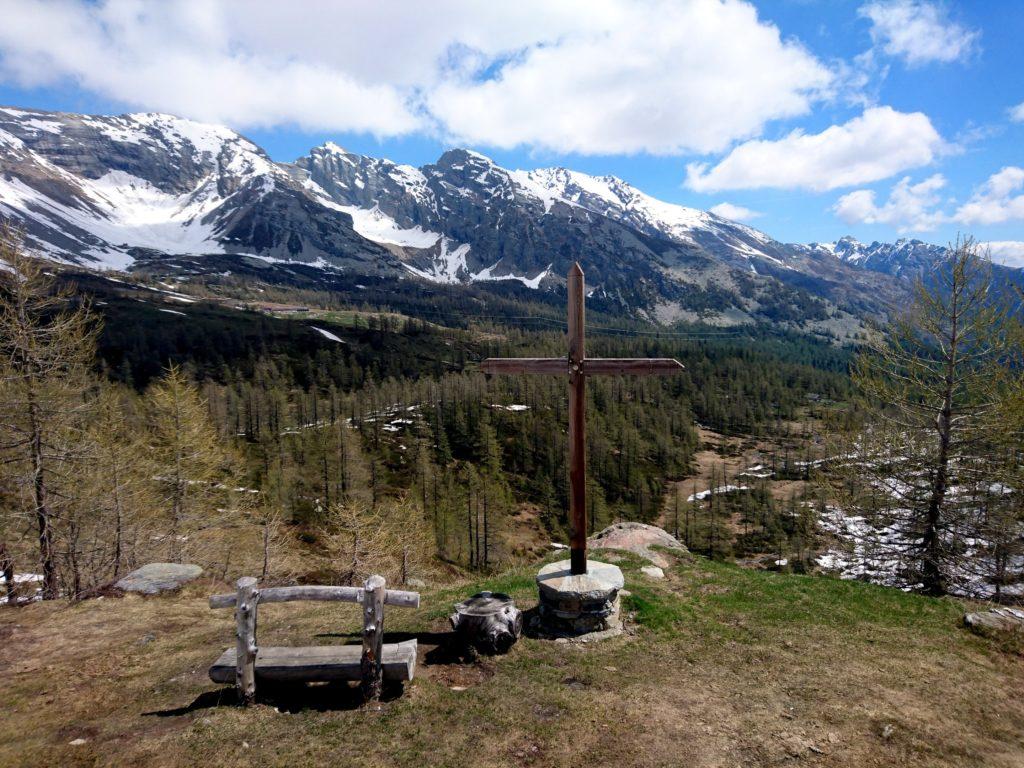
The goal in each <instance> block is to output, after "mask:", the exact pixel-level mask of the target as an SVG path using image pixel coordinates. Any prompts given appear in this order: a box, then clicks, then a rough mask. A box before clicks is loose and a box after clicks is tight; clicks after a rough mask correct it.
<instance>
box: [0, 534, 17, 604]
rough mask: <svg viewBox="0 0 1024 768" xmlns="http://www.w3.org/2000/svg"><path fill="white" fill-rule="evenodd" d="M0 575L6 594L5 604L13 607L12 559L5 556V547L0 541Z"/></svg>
mask: <svg viewBox="0 0 1024 768" xmlns="http://www.w3.org/2000/svg"><path fill="white" fill-rule="evenodd" d="M0 574H3V577H4V590H5V592H6V593H7V604H8V605H14V602H15V594H14V592H15V590H14V559H13V558H12V557H11V556H10V555H8V554H7V545H6V544H4V542H2V541H0Z"/></svg>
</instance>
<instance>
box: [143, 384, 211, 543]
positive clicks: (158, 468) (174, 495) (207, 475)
mask: <svg viewBox="0 0 1024 768" xmlns="http://www.w3.org/2000/svg"><path fill="white" fill-rule="evenodd" d="M146 399H147V402H148V405H149V410H150V443H151V447H150V458H151V460H152V462H153V465H154V473H153V479H154V482H155V485H156V489H157V494H158V499H159V504H160V507H161V508H162V510H163V514H164V515H165V516H166V518H165V519H166V521H167V525H166V529H165V531H166V540H167V542H168V546H167V556H168V557H169V558H170V559H171V560H172V561H173V562H179V561H180V560H181V558H182V555H183V551H184V547H183V546H182V545H183V543H184V542H186V541H188V538H189V536H191V535H192V534H193V533H195V532H198V531H202V530H205V529H209V528H212V527H215V526H217V525H218V524H219V523H220V522H221V518H222V517H223V516H224V510H226V509H227V505H228V504H229V502H230V500H229V499H228V498H227V497H228V496H229V495H230V494H229V493H228V492H229V491H230V490H231V489H229V488H227V487H226V486H225V483H224V482H223V481H224V480H226V479H228V477H227V475H229V473H228V471H227V469H228V467H227V466H226V464H227V456H226V452H225V450H224V448H223V446H222V445H221V443H220V440H219V438H218V435H217V430H216V428H215V427H214V425H213V423H212V422H211V420H210V415H209V412H208V410H207V406H206V402H205V401H204V400H203V398H202V397H201V396H200V394H199V390H198V389H197V388H196V386H195V385H194V384H193V383H192V382H191V381H190V380H189V379H188V377H187V376H186V375H185V373H184V371H182V370H181V368H179V367H177V366H171V367H170V368H168V369H167V372H166V373H165V374H164V376H163V377H162V378H160V379H159V380H158V381H157V382H156V383H155V384H153V385H152V386H151V387H150V388H149V390H148V391H147V393H146Z"/></svg>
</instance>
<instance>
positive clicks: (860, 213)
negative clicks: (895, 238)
mask: <svg viewBox="0 0 1024 768" xmlns="http://www.w3.org/2000/svg"><path fill="white" fill-rule="evenodd" d="M945 186H946V179H945V178H944V177H943V176H942V174H938V173H937V174H935V175H934V176H930V177H928V178H927V179H925V180H924V181H922V182H919V183H917V184H911V182H910V177H909V176H906V177H904V178H902V179H900V180H899V181H898V182H897V183H896V184H895V185H894V186H893V188H892V191H891V192H890V193H889V199H888V200H886V202H885V203H884V204H882V205H879V204H878V203H876V202H875V193H874V192H873V191H871V190H869V189H858V190H856V191H854V192H850V193H849V194H846V195H843V196H842V197H840V198H839V200H838V201H837V202H836V204H835V205H834V206H833V207H832V210H833V211H834V212H835V214H836V215H837V216H838V217H839V218H841V219H842V220H843V221H845V222H846V223H847V224H888V225H889V226H891V227H894V228H895V229H896V230H897V231H898V232H900V233H904V232H923V231H927V230H930V229H935V227H937V226H938V225H939V224H941V223H942V222H943V221H945V220H946V217H945V216H944V215H943V214H942V213H941V212H940V211H938V210H937V206H938V205H939V203H940V202H941V201H940V198H939V194H938V193H939V192H940V191H941V190H942V188H943V187H945Z"/></svg>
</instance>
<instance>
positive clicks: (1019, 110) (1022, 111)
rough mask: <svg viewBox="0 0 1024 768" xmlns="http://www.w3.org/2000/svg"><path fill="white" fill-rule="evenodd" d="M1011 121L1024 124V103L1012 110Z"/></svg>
mask: <svg viewBox="0 0 1024 768" xmlns="http://www.w3.org/2000/svg"><path fill="white" fill-rule="evenodd" d="M1010 119H1011V120H1013V122H1015V123H1024V101H1022V102H1021V103H1020V104H1018V105H1017V106H1016V107H1011V108H1010Z"/></svg>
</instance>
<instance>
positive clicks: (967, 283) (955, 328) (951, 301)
mask: <svg viewBox="0 0 1024 768" xmlns="http://www.w3.org/2000/svg"><path fill="white" fill-rule="evenodd" d="M928 277H929V281H928V282H927V283H926V282H924V281H919V282H918V284H917V285H916V288H915V298H914V302H913V305H912V306H911V307H909V308H908V310H907V311H906V312H905V313H904V314H902V315H901V316H900V317H898V318H897V319H896V320H895V321H894V322H893V323H892V324H891V326H890V327H889V328H888V329H887V332H886V333H884V334H879V335H876V336H874V337H873V338H872V339H871V340H870V341H869V342H868V344H867V346H866V348H865V349H864V350H863V352H862V354H861V355H859V357H858V358H857V360H856V362H855V365H854V368H853V377H854V381H855V382H856V383H857V384H858V385H859V387H860V389H861V391H862V392H863V393H864V394H865V395H866V397H867V399H868V400H869V401H870V402H871V403H872V404H873V405H874V406H875V410H874V419H873V420H872V421H871V422H870V423H869V424H868V425H867V427H866V428H865V430H864V431H863V432H861V434H860V435H859V436H858V437H857V438H856V440H855V441H854V442H853V444H852V445H851V446H850V447H849V449H848V451H847V453H848V454H849V455H848V456H847V457H846V466H847V470H846V472H845V474H846V475H847V477H846V478H845V482H844V483H843V484H844V486H845V487H846V490H847V491H848V492H847V493H846V494H845V495H844V500H843V501H844V505H845V506H846V507H847V508H848V511H849V510H852V511H856V512H858V513H860V514H862V515H864V517H865V518H866V519H867V520H869V521H871V520H875V521H878V522H879V523H880V524H881V525H882V527H888V530H889V532H890V535H888V536H885V537H882V539H884V540H880V541H878V542H872V543H869V546H870V547H871V548H875V546H876V545H877V546H878V547H882V548H886V547H891V546H892V545H893V544H894V543H897V542H898V543H897V544H896V546H898V547H899V548H900V549H901V550H902V551H900V552H890V553H888V554H883V555H882V556H885V557H888V558H890V559H892V558H896V559H898V560H901V561H904V562H905V564H906V567H907V571H908V575H909V576H910V577H911V581H914V582H916V583H917V584H919V585H920V589H921V590H922V591H923V592H926V593H928V594H944V593H946V592H947V591H949V589H950V586H951V582H952V581H954V580H956V579H957V578H959V577H958V576H957V575H956V574H957V571H958V568H959V567H960V565H961V563H962V562H963V559H964V551H965V550H964V544H965V541H966V540H967V538H968V537H969V536H971V535H973V533H974V532H973V531H972V530H971V529H970V523H971V518H972V515H973V514H974V513H975V506H976V500H974V499H973V498H971V495H970V494H968V493H966V492H965V489H969V488H971V487H974V486H976V485H977V484H978V483H980V482H986V481H988V478H990V477H992V475H993V471H994V469H993V468H994V465H995V462H994V459H995V455H994V446H993V444H992V437H993V436H994V435H996V434H998V426H999V424H998V404H999V403H1000V402H1001V399H1002V397H1003V394H1002V392H1003V390H1004V388H1005V386H1006V383H1007V380H1008V376H1009V372H1008V370H1007V366H1006V363H1007V355H1008V351H1009V348H1010V344H1011V333H1010V330H1011V329H1010V318H1011V307H1010V304H1009V303H1008V302H1007V301H1006V296H1007V293H1006V292H1005V291H999V290H997V286H995V285H994V283H993V278H992V270H991V264H990V263H989V261H988V260H987V258H986V257H985V256H984V255H983V254H981V253H980V252H979V248H978V245H977V244H976V243H975V242H974V241H973V240H972V239H970V238H967V239H963V240H959V239H958V241H957V242H956V243H955V244H954V245H953V246H951V248H950V252H949V255H948V258H947V259H946V260H945V261H944V262H942V263H941V264H939V265H938V266H937V268H936V269H935V271H934V274H931V275H929V276H928ZM876 527H877V526H876Z"/></svg>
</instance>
